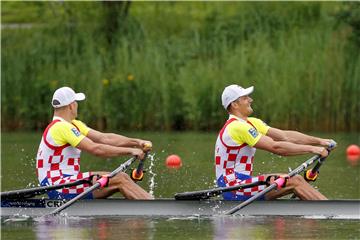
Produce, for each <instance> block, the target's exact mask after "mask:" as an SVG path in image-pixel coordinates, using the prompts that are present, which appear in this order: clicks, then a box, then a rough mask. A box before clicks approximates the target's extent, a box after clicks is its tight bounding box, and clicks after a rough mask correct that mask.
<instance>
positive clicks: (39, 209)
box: [1, 198, 360, 219]
mask: <svg viewBox="0 0 360 240" xmlns="http://www.w3.org/2000/svg"><path fill="white" fill-rule="evenodd" d="M239 203H240V202H238V201H221V200H201V201H196V200H195V201H193V200H191V201H190V200H174V199H157V200H125V199H115V198H111V199H101V200H98V199H97V200H81V201H79V202H77V203H75V204H74V205H72V206H71V207H69V208H67V209H65V210H64V211H63V212H62V214H65V215H68V216H214V215H222V214H223V213H224V212H225V211H226V210H229V209H231V208H232V207H234V206H236V205H238V204H239ZM61 204H62V201H61V200H48V199H45V200H41V199H24V200H2V201H1V217H5V216H15V215H25V216H31V217H36V216H43V215H45V214H49V213H50V212H51V211H53V210H54V209H56V208H57V207H59V206H60V205H61ZM236 215H244V216H311V217H314V216H318V217H327V218H333V217H334V218H336V217H340V218H350V219H359V218H360V200H329V201H300V200H276V201H256V202H254V203H252V204H250V205H249V206H247V207H245V208H244V209H242V210H240V211H239V212H237V213H236Z"/></svg>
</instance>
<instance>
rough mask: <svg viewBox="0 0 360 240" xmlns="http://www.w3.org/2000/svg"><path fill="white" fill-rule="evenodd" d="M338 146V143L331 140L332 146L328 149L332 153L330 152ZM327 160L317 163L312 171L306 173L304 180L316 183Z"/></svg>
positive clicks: (322, 159)
mask: <svg viewBox="0 0 360 240" xmlns="http://www.w3.org/2000/svg"><path fill="white" fill-rule="evenodd" d="M336 145H337V143H336V142H335V141H334V140H331V141H330V144H329V146H328V148H327V150H328V152H329V153H330V151H331V150H332V149H334V148H335V147H336ZM325 159H326V157H324V158H320V159H319V160H318V162H317V163H316V165H315V166H314V167H313V168H312V169H309V170H307V171H305V172H304V179H305V180H306V181H308V182H310V181H311V182H314V181H316V179H317V177H318V176H319V169H320V167H321V165H322V164H323V163H324V161H325Z"/></svg>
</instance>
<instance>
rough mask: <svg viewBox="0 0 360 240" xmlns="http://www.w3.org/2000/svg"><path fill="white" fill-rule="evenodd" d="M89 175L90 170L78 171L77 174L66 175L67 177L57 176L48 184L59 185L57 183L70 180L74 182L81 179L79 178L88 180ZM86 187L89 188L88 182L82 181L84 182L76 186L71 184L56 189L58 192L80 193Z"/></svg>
mask: <svg viewBox="0 0 360 240" xmlns="http://www.w3.org/2000/svg"><path fill="white" fill-rule="evenodd" d="M90 176H91V172H84V173H79V174H77V175H73V176H68V177H64V176H60V178H58V179H57V180H56V181H54V182H51V183H50V184H52V185H59V184H65V183H72V182H75V181H77V180H81V179H87V180H89V178H90ZM50 181H51V180H49V182H50ZM88 188H89V184H87V183H84V184H80V185H77V186H72V187H69V188H63V189H59V190H57V191H58V192H60V193H63V194H80V193H82V192H84V191H85V190H86V189H88Z"/></svg>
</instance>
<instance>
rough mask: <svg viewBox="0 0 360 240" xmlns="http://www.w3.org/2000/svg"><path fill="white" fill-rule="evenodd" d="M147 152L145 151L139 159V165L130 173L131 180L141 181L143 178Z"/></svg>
mask: <svg viewBox="0 0 360 240" xmlns="http://www.w3.org/2000/svg"><path fill="white" fill-rule="evenodd" d="M148 154H149V152H148V151H147V152H145V156H144V158H143V159H142V160H140V162H139V165H138V167H137V168H136V169H134V170H133V171H132V172H131V174H130V177H131V179H132V180H134V181H141V180H143V178H144V170H143V169H144V163H145V159H146V158H147V156H148Z"/></svg>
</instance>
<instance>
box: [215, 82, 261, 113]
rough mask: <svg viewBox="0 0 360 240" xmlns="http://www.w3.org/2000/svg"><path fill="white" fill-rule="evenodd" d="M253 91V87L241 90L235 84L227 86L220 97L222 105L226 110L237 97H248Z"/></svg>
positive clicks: (241, 88)
mask: <svg viewBox="0 0 360 240" xmlns="http://www.w3.org/2000/svg"><path fill="white" fill-rule="evenodd" d="M253 91H254V86H251V87H248V88H243V87H240V86H239V85H236V84H233V85H230V86H227V87H226V88H225V89H224V91H223V93H222V95H221V101H222V105H223V106H224V108H225V109H227V108H228V106H229V105H230V103H232V102H233V101H235V100H236V99H238V98H239V97H242V96H246V95H249V94H250V93H252V92H253Z"/></svg>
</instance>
